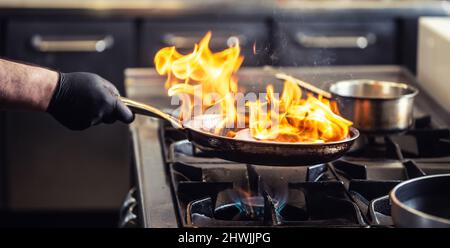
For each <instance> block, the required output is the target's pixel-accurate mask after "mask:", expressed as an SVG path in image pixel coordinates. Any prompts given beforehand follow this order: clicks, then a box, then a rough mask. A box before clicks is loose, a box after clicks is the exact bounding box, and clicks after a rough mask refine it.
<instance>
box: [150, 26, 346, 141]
mask: <svg viewBox="0 0 450 248" xmlns="http://www.w3.org/2000/svg"><path fill="white" fill-rule="evenodd" d="M210 40H211V32H208V33H207V34H206V35H205V37H204V38H203V39H202V40H201V41H200V43H199V44H195V46H194V50H193V52H192V53H189V54H186V55H182V54H180V53H178V52H177V51H176V48H175V47H165V48H162V49H161V50H159V51H158V52H157V54H156V55H155V58H154V63H155V67H156V71H157V72H158V73H159V74H160V75H167V81H166V87H167V88H168V95H169V96H175V95H176V96H180V98H181V100H182V108H181V113H180V114H181V115H180V119H182V120H184V119H185V118H191V117H195V116H199V115H204V114H205V113H206V112H207V111H208V110H209V109H212V107H218V112H219V114H220V116H221V120H220V121H219V122H218V123H217V124H216V126H215V127H214V129H213V130H211V131H212V132H213V133H215V134H220V135H227V136H229V137H234V136H235V135H236V134H237V133H238V132H239V131H242V130H243V129H244V130H247V131H249V133H250V136H251V137H250V138H251V139H255V140H269V141H283V142H329V141H337V140H342V139H345V138H346V137H347V135H348V130H349V127H350V126H351V125H352V122H350V121H348V120H346V119H344V118H343V117H341V116H340V115H339V111H338V108H337V105H336V103H335V102H332V101H329V100H327V99H324V98H322V97H321V96H318V97H314V96H313V95H312V94H308V95H307V96H306V99H304V98H302V90H301V89H300V87H299V86H298V85H297V84H296V83H294V82H291V81H285V83H284V89H283V92H282V94H281V97H279V98H278V97H277V94H276V93H274V88H273V86H272V85H268V86H267V89H266V97H265V99H257V100H256V101H251V102H247V103H246V106H247V107H248V108H249V113H248V114H247V113H245V111H244V113H241V112H240V111H238V106H237V103H236V101H237V100H236V93H237V91H238V83H237V77H236V72H237V71H238V69H239V68H240V66H241V65H242V62H243V60H244V58H243V56H241V55H240V50H241V49H240V47H239V44H235V45H234V46H231V47H229V48H227V49H225V50H223V51H220V52H217V53H213V52H212V51H211V50H210V49H209V47H208V44H209V42H210ZM195 111H198V113H196V112H195ZM236 123H244V125H245V126H244V127H237V126H236Z"/></svg>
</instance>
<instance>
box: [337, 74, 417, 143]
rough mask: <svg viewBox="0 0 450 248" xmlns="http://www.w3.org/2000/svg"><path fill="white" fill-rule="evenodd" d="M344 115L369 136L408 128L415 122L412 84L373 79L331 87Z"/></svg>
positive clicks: (340, 82) (351, 81)
mask: <svg viewBox="0 0 450 248" xmlns="http://www.w3.org/2000/svg"><path fill="white" fill-rule="evenodd" d="M330 92H331V95H332V96H333V98H334V99H335V100H336V101H337V102H338V104H339V107H340V108H339V109H340V111H341V114H342V116H344V117H345V118H347V119H350V120H352V121H353V123H354V127H356V128H357V129H359V130H360V131H361V132H363V133H366V134H369V135H384V134H391V133H398V132H402V131H406V130H407V129H409V128H410V127H411V126H412V125H413V124H414V118H413V106H414V97H415V96H416V95H417V94H418V92H419V91H418V90H417V89H416V88H414V87H412V86H410V85H407V84H403V83H394V82H386V81H377V80H369V79H356V80H345V81H339V82H336V83H333V84H332V85H331V86H330Z"/></svg>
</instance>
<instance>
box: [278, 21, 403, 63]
mask: <svg viewBox="0 0 450 248" xmlns="http://www.w3.org/2000/svg"><path fill="white" fill-rule="evenodd" d="M395 29H396V27H395V23H394V22H388V21H386V22H384V21H378V22H367V23H353V22H329V23H328V22H311V23H292V22H285V23H279V24H278V25H277V31H276V34H277V37H276V45H275V56H274V57H277V58H279V60H278V64H279V65H285V66H293V65H294V66H297V65H300V66H315V65H358V64H393V63H396V62H397V61H396V52H397V51H396V42H395V41H396V36H395V34H396V31H395Z"/></svg>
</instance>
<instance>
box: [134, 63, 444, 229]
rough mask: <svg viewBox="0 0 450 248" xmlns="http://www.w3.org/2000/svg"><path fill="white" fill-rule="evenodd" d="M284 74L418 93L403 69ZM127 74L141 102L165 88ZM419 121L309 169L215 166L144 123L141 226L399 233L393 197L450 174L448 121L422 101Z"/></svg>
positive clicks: (180, 137)
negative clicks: (409, 184)
mask: <svg viewBox="0 0 450 248" xmlns="http://www.w3.org/2000/svg"><path fill="white" fill-rule="evenodd" d="M148 70H149V71H150V69H148ZM283 70H284V71H287V72H288V73H290V74H293V75H299V77H301V78H304V79H305V80H309V81H311V82H321V83H322V86H323V87H326V84H327V82H332V81H334V80H341V79H348V77H350V78H374V79H380V80H382V79H383V80H393V81H401V82H407V83H410V84H414V85H415V86H418V85H417V84H416V83H415V80H414V78H413V77H412V76H411V75H410V74H409V73H408V72H407V71H406V70H404V69H403V68H400V67H352V68H350V67H348V68H344V67H333V68H321V69H317V68H313V69H311V68H310V69H294V68H291V69H289V68H285V69H283ZM261 71H263V70H261V69H259V70H257V69H251V70H249V71H248V74H252V73H256V76H255V74H253V75H250V76H251V78H252V80H256V81H258V80H267V75H263V73H261ZM127 73H128V74H129V75H127V76H128V77H127V78H128V80H127V92H128V93H129V92H132V93H133V92H135V93H136V97H135V98H137V99H138V100H142V99H144V97H145V94H144V95H140V96H141V97H139V95H138V94H143V92H145V91H143V88H145V87H149V89H154V88H155V87H151V86H150V85H149V84H150V83H149V82H154V81H155V80H156V79H154V80H152V79H151V78H152V77H151V75H150V74H148V73H147V72H144V71H143V70H137V71H136V70H135V71H128V72H127ZM245 73H246V72H245V71H244V74H245ZM296 73H297V74H296ZM131 74H132V75H131ZM158 80H159V81H161V79H158ZM244 81H245V79H244ZM162 90H164V89H162ZM153 94H155V92H153ZM129 97H133V94H131V95H130V94H129ZM161 97H163V96H161ZM147 100H148V99H147ZM152 104H153V105H155V103H154V102H152ZM159 104H160V106H159V107H165V106H161V105H164V104H162V103H161V102H159ZM156 105H157V104H156ZM414 114H415V126H414V127H413V128H412V129H410V130H408V131H407V132H405V133H403V134H400V135H394V136H384V137H380V136H379V137H368V136H364V135H362V136H361V137H360V138H359V139H358V140H357V142H356V143H355V145H354V146H353V147H352V149H351V150H350V152H348V153H347V154H346V155H345V156H344V157H342V158H340V159H338V160H336V161H333V162H331V163H326V164H318V165H313V166H304V165H302V164H301V161H293V162H292V163H293V164H298V165H299V166H293V167H279V166H257V165H251V164H242V163H235V162H231V161H227V160H223V159H219V158H215V157H214V156H213V155H212V154H208V153H207V152H202V151H200V150H198V149H196V148H195V147H194V146H193V145H192V144H191V143H190V142H189V141H188V140H187V139H186V137H185V136H184V134H183V133H181V132H179V131H178V130H176V129H174V128H173V127H172V126H171V125H170V124H168V123H165V122H163V121H157V120H154V119H150V118H145V117H143V118H142V117H138V120H137V122H136V123H135V124H133V126H132V129H131V131H132V134H133V144H134V151H135V165H136V166H135V168H136V173H135V175H136V179H135V184H136V185H137V191H138V192H139V193H138V202H139V208H138V209H139V214H138V215H139V216H140V223H141V225H142V226H145V227H168V226H169V227H177V226H178V227H180V226H183V227H221V226H239V227H240V226H246V227H257V226H277V227H392V226H393V223H392V220H391V218H390V205H389V198H388V196H387V195H388V193H389V191H390V190H391V189H392V188H393V187H394V186H395V185H396V184H398V183H399V182H401V181H404V180H407V179H410V178H414V177H418V176H422V175H425V174H441V173H450V130H449V129H448V126H449V125H448V124H446V123H450V122H447V121H448V113H446V112H444V111H443V110H442V109H441V108H440V107H439V106H437V105H436V104H435V103H434V101H432V99H431V98H430V97H429V96H427V95H425V93H424V92H423V91H422V92H421V94H420V95H419V96H418V98H417V101H416V106H415V113H414Z"/></svg>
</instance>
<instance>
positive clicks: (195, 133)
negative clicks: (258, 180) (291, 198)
mask: <svg viewBox="0 0 450 248" xmlns="http://www.w3.org/2000/svg"><path fill="white" fill-rule="evenodd" d="M121 100H122V101H123V102H124V103H125V105H127V106H128V107H129V108H130V109H131V111H133V112H134V113H135V114H141V115H146V116H151V117H155V118H159V119H163V120H166V121H168V122H170V123H172V125H173V126H174V127H176V128H177V129H179V130H181V131H183V132H184V133H185V134H186V136H187V138H188V139H189V141H191V142H192V143H193V144H194V145H195V146H196V147H197V148H199V149H200V150H202V151H205V152H208V153H210V154H212V155H214V156H216V157H219V158H223V159H227V160H231V161H235V162H239V163H246V164H256V165H270V166H308V165H314V164H321V163H326V162H330V161H333V160H335V159H337V158H339V157H341V156H343V155H344V154H345V153H346V152H347V151H348V150H349V149H350V147H351V146H352V144H353V142H354V141H355V139H356V138H358V136H359V132H358V130H357V129H355V128H353V127H350V132H349V137H348V138H346V139H344V140H340V141H335V142H326V143H289V142H273V141H252V140H243V139H237V138H230V137H225V136H219V135H215V134H212V133H209V132H206V131H203V130H200V129H196V128H193V127H191V126H190V123H189V122H187V123H182V122H181V121H179V120H178V119H176V118H175V117H173V116H171V115H169V114H167V113H164V112H163V111H161V110H159V109H157V108H155V107H153V106H150V105H147V104H144V103H140V102H136V101H133V100H130V99H127V98H124V97H121Z"/></svg>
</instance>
